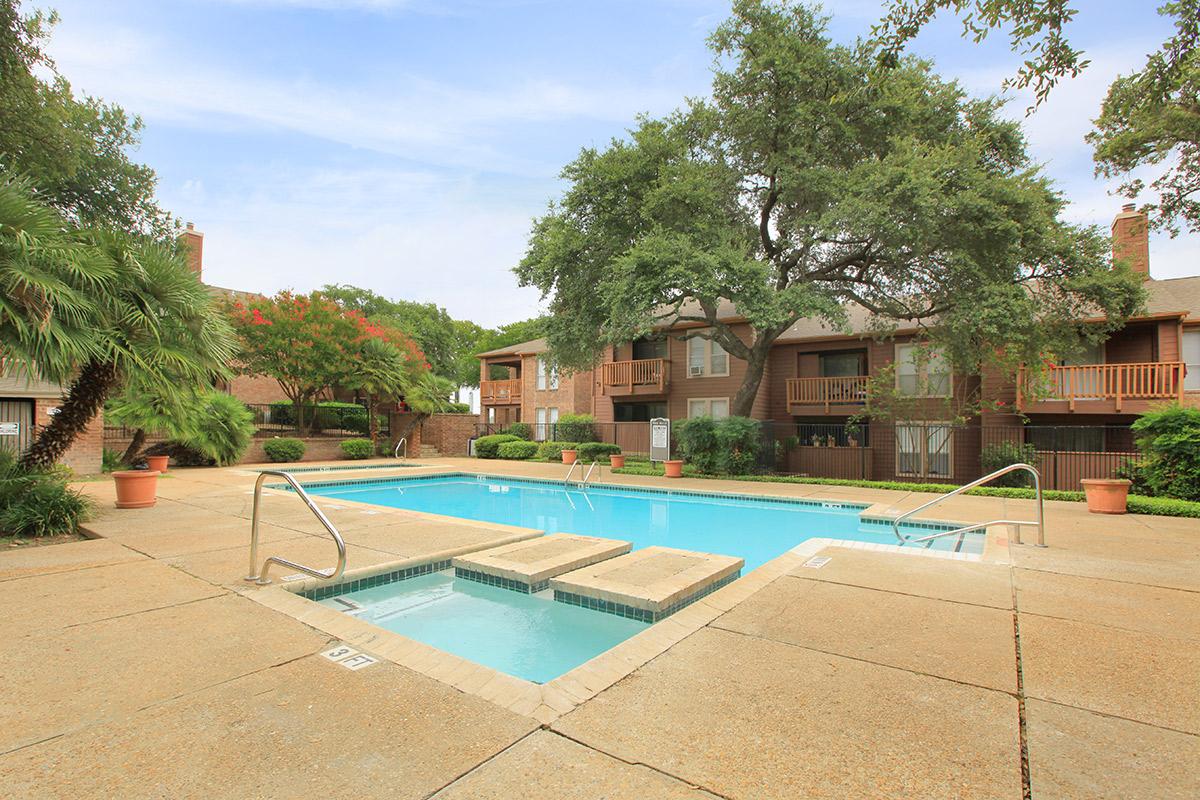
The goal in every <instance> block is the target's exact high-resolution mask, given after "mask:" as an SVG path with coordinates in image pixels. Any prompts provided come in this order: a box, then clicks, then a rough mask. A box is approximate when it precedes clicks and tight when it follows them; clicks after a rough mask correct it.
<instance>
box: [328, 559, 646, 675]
mask: <svg viewBox="0 0 1200 800" xmlns="http://www.w3.org/2000/svg"><path fill="white" fill-rule="evenodd" d="M548 595H549V593H548V592H542V593H540V594H538V595H528V594H522V593H520V592H514V591H511V590H509V589H500V588H497V587H495V586H486V585H484V584H482V583H476V582H475V581H469V580H466V579H465V578H455V577H453V576H452V575H451V574H449V573H448V572H435V573H432V574H429V575H420V576H418V577H416V578H409V579H407V580H403V581H398V582H396V583H389V584H385V585H383V586H375V587H372V588H370V589H360V590H359V591H357V592H350V593H349V594H345V595H342V597H343V598H345V599H347V600H351V601H353V602H354V603H357V604H359V605H361V606H362V607H363V608H362V610H361V611H359V612H357V613H355V614H354V616H356V617H358V618H359V619H363V620H366V621H367V622H371V623H374V624H375V625H378V626H379V627H381V628H386V629H388V630H390V631H393V632H395V633H399V634H401V635H403V636H407V637H408V638H410V639H416V640H418V641H421V642H424V643H425V644H428V645H432V646H433V647H436V648H438V649H440V650H445V651H446V652H448V653H454V654H455V655H457V656H460V657H462V658H465V659H467V660H468V661H474V662H475V663H476V664H483V665H484V666H488V667H491V668H492V669H496V670H499V671H501V672H507V673H508V674H509V675H516V676H517V677H519V678H524V679H525V680H528V681H534V682H535V683H545V682H546V681H549V680H553V679H554V678H557V677H558V676H559V675H562V674H563V673H564V672H568V671H569V670H572V669H574V668H575V667H577V666H579V665H580V664H582V663H583V662H585V661H587V660H589V659H591V658H594V657H595V656H598V655H600V654H601V653H603V652H604V651H605V650H608V649H609V648H610V647H612V646H614V645H617V644H620V643H621V642H623V641H625V640H626V639H628V638H629V637H630V636H633V635H634V634H635V633H637V632H638V631H641V630H644V629H645V628H646V627H647V625H646V623H644V622H635V621H634V620H631V619H626V618H625V617H618V616H617V615H615V614H604V613H601V612H599V611H588V610H587V609H584V608H579V607H578V606H572V605H567V604H566V603H557V602H555V601H554V600H553V599H551V598H550V597H549V596H548ZM321 603H322V605H326V606H329V607H330V608H336V609H338V610H339V611H344V610H346V608H345V605H344V604H343V603H339V602H338V600H337V599H333V598H331V599H329V600H322V601H321Z"/></svg>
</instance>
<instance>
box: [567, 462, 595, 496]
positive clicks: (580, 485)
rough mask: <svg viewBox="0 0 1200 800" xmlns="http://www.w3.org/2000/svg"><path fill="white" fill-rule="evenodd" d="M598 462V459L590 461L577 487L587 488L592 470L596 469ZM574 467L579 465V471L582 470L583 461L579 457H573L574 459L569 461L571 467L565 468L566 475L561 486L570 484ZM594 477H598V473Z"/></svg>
mask: <svg viewBox="0 0 1200 800" xmlns="http://www.w3.org/2000/svg"><path fill="white" fill-rule="evenodd" d="M599 463H600V462H599V461H593V462H592V465H591V466H590V467H588V471H587V474H586V475H584V476H583V481H582V482H580V484H579V488H581V489H586V488H587V485H588V481H590V480H591V479H592V470H594V469H596V466H597V465H598V464H599ZM576 467H579V471H580V472H583V462H582V461H580V460H579V459H575V460H574V461H572V462H571V468H570V469H568V470H567V477H565V478H563V486H568V485H570V483H571V476H572V475H574V474H575V468H576ZM596 477H599V475H597V476H596Z"/></svg>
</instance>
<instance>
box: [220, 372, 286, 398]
mask: <svg viewBox="0 0 1200 800" xmlns="http://www.w3.org/2000/svg"><path fill="white" fill-rule="evenodd" d="M225 391H227V392H229V393H230V394H231V395H233V396H234V397H236V398H237V399H238V400H241V401H242V402H243V403H274V402H277V401H279V400H287V399H288V398H287V395H285V394H284V393H283V389H281V388H280V387H279V381H277V380H275V379H274V378H272V377H269V376H267V375H238V376H237V377H235V378H233V379H231V380H230V381H229V382H228V384H227V387H226V389H225Z"/></svg>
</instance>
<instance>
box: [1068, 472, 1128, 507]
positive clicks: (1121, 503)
mask: <svg viewBox="0 0 1200 800" xmlns="http://www.w3.org/2000/svg"><path fill="white" fill-rule="evenodd" d="M1080 483H1082V484H1083V494H1084V496H1085V497H1087V507H1088V511H1090V512H1091V513H1093V514H1124V513H1125V501H1126V500H1127V499H1128V497H1129V487H1130V486H1131V485H1132V481H1127V480H1124V479H1121V478H1106V479H1100V480H1081V481H1080Z"/></svg>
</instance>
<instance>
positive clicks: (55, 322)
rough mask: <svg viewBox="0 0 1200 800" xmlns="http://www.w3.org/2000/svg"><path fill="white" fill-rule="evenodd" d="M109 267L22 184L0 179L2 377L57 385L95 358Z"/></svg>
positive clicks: (112, 271)
mask: <svg viewBox="0 0 1200 800" xmlns="http://www.w3.org/2000/svg"><path fill="white" fill-rule="evenodd" d="M115 277H116V268H115V265H114V264H113V263H112V262H111V260H110V259H108V258H106V257H105V256H104V254H103V253H101V252H99V251H98V250H97V249H96V248H95V247H93V246H91V245H90V244H89V243H87V242H85V241H83V240H82V239H81V238H80V237H79V235H78V232H77V231H75V230H74V229H72V228H71V227H70V226H69V225H68V224H67V222H66V221H65V220H64V219H63V218H62V216H61V215H60V214H59V213H58V212H57V211H55V210H54V209H52V208H50V207H49V206H47V205H45V204H43V203H40V202H38V201H37V200H36V199H35V192H34V189H33V187H32V185H31V184H30V183H29V181H28V180H26V179H24V178H21V177H18V176H14V175H12V174H9V173H4V172H0V357H2V359H3V363H2V364H0V371H3V372H7V373H10V374H18V373H24V374H25V375H27V376H29V377H38V378H43V379H45V380H50V381H56V382H58V383H63V382H65V381H66V380H68V379H69V378H71V377H72V376H73V374H74V371H75V369H76V368H77V367H78V365H79V364H81V363H83V362H84V361H86V360H88V359H89V358H92V357H94V356H97V355H99V353H100V349H99V347H98V346H97V342H96V337H95V335H94V330H93V327H92V322H93V320H94V319H95V315H96V302H95V298H96V297H97V296H98V295H101V294H103V293H104V292H105V291H107V290H108V288H109V287H110V286H111V285H112V283H113V281H114V280H115Z"/></svg>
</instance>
